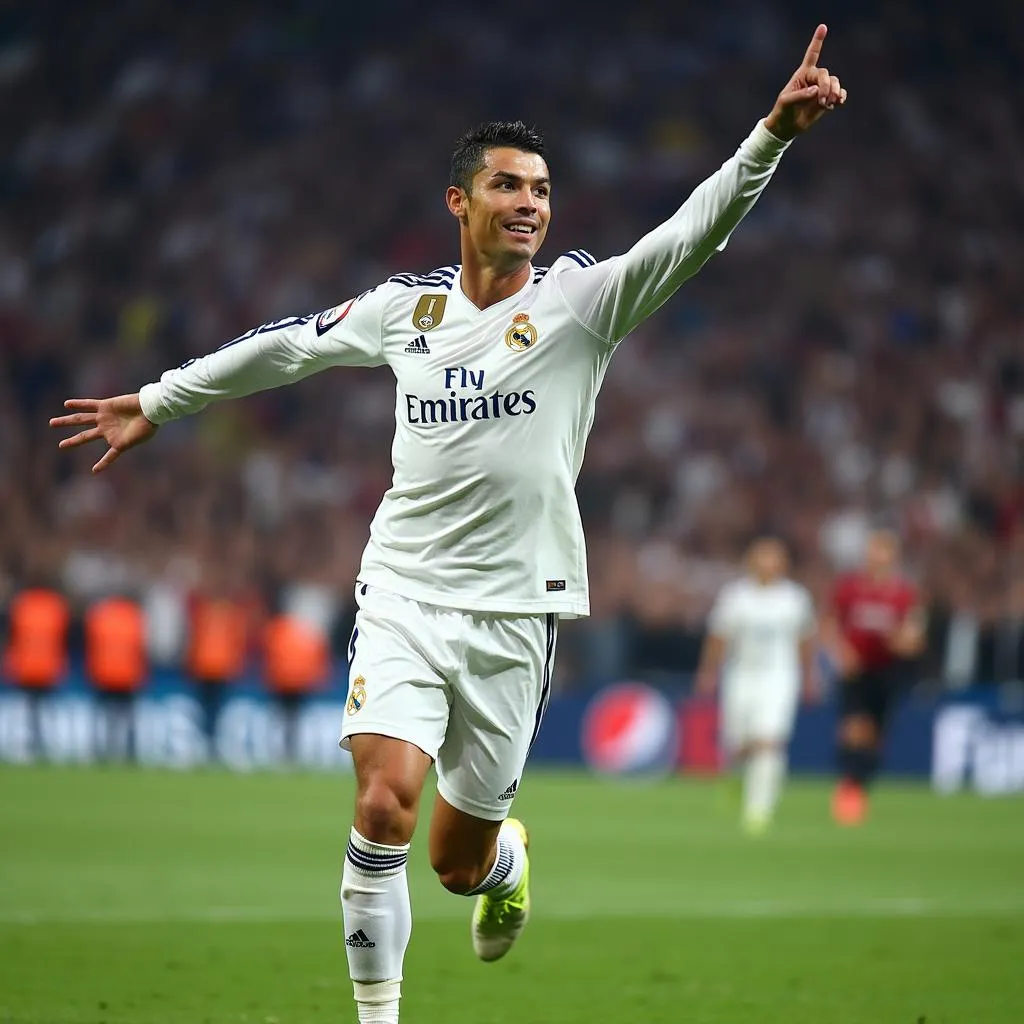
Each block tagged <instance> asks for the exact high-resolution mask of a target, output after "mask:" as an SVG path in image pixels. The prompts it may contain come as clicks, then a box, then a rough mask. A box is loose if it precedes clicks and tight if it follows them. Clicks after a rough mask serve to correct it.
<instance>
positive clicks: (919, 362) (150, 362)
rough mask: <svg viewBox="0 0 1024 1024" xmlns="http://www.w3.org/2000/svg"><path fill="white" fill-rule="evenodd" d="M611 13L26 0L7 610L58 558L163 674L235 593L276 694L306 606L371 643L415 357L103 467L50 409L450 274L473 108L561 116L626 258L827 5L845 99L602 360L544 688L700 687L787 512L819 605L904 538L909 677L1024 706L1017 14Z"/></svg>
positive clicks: (13, 134)
mask: <svg viewBox="0 0 1024 1024" xmlns="http://www.w3.org/2000/svg"><path fill="white" fill-rule="evenodd" d="M587 9H588V8H586V5H583V6H581V5H578V4H571V3H570V4H561V5H557V8H556V9H553V10H551V11H547V12H545V15H544V17H543V19H542V21H541V22H540V24H538V25H536V26H534V25H532V24H531V25H529V26H526V25H523V26H518V25H515V26H511V25H509V26H507V25H506V24H505V22H504V19H503V18H497V17H489V16H485V15H483V14H474V13H472V12H470V11H467V10H463V9H462V8H460V7H458V6H450V7H439V8H436V9H431V10H430V11H426V10H424V9H422V8H421V7H420V6H419V5H412V4H402V3H383V4H378V5H373V6H372V8H371V9H366V10H361V11H359V12H353V11H349V10H347V9H346V10H345V11H344V12H343V11H342V10H341V9H340V8H336V7H333V6H332V5H330V4H323V3H315V2H307V3H298V4H295V5H292V6H290V7H289V9H288V11H287V12H283V11H282V10H281V9H280V8H279V7H278V6H277V5H273V4H259V3H255V4H248V5H246V6H245V8H244V9H235V8H231V9H227V8H223V7H222V6H221V5H202V4H193V3H184V4H176V5H161V4H144V5H138V4H131V3H124V4H112V5H108V7H107V8H106V14H105V16H104V17H103V18H102V19H97V18H95V17H94V16H93V13H92V12H91V10H90V9H89V8H88V7H87V6H83V5H74V4H53V3H43V4H39V5H33V6H32V7H31V8H29V7H27V6H26V7H24V8H23V9H21V10H20V11H19V10H17V9H15V10H13V11H10V12H8V13H7V14H5V16H4V39H5V43H4V46H3V48H2V50H0V90H2V97H3V102H4V109H5V116H4V118H3V122H2V132H3V140H4V151H5V153H6V154H7V158H6V161H5V165H4V171H3V176H2V186H0V187H2V193H0V197H2V202H3V219H2V227H0V352H2V356H3V358H2V364H0V506H2V508H3V530H2V531H0V606H6V605H8V604H9V602H10V600H11V599H12V598H13V597H14V595H16V594H17V593H18V592H19V591H21V590H23V589H24V588H26V587H28V586H31V585H37V584H45V585H51V586H54V585H55V586H57V587H59V588H60V589H61V590H62V591H63V592H64V593H65V594H66V595H67V596H68V598H69V600H70V601H71V603H72V607H73V610H74V612H75V613H76V616H77V617H80V616H81V614H83V613H84V611H85V610H86V609H87V608H88V607H89V606H90V605H91V604H92V603H94V602H95V601H96V600H97V599H99V598H100V597H102V596H105V595H109V594H111V593H123V594H127V595H128V596H130V597H131V598H132V599H134V600H137V601H139V602H141V603H142V605H143V607H144V609H145V613H146V617H147V623H148V644H149V649H148V654H149V661H150V664H151V666H152V670H153V676H154V679H167V677H168V675H170V676H171V677H173V676H174V675H175V673H177V674H178V675H180V674H181V672H182V667H183V666H184V665H185V664H186V654H187V648H188V636H189V611H190V607H191V605H192V602H193V601H194V600H195V597H196V595H197V594H203V593H206V594H211V593H214V594H217V595H219V596H221V597H227V598H229V599H231V600H236V601H238V602H239V603H240V604H241V605H242V606H244V608H245V614H246V615H247V617H248V620H249V625H250V632H249V636H250V641H249V648H250V650H249V653H250V657H249V658H248V660H247V673H248V676H249V678H250V681H251V682H253V683H254V684H255V685H257V688H258V682H259V679H260V678H261V668H260V658H261V643H260V637H261V629H262V627H263V624H264V623H265V622H266V620H267V618H268V617H269V616H271V615H273V614H275V613H277V612H284V613H287V614H292V615H297V616H299V617H301V618H305V619H308V620H311V621H312V622H314V623H315V624H316V626H317V628H319V629H322V630H323V631H324V632H325V633H326V635H327V636H328V637H329V639H330V642H331V645H332V650H333V654H334V655H335V657H336V658H337V659H341V660H342V661H343V658H344V652H345V646H346V643H347V636H348V632H349V627H350V623H351V618H352V615H353V608H352V602H351V581H352V580H353V579H354V576H355V571H356V567H357V564H358V557H359V553H360V551H361V548H362V546H363V544H364V541H365V538H366V535H367V525H368V522H369V518H370V516H371V514H372V511H373V509H374V507H375V504H376V502H377V500H378V498H379V496H380V494H381V493H382V492H383V490H384V489H385V487H386V486H387V483H388V478H389V458H388V456H389V446H390V437H391V417H392V410H393V399H392V395H393V385H392V382H391V378H390V376H389V374H388V373H387V371H372V372H344V371H333V372H331V373H327V374H323V375H321V376H318V377H316V378H315V379H311V380H309V381H306V382H303V383H301V384H299V385H298V386H295V387H292V388H288V389H284V390H280V391H275V392H272V393H267V394H264V395H261V396H258V397H254V398H251V399H248V400H246V401H244V402H237V403H233V404H229V405H226V406H222V407H218V408H215V409H212V410H209V411H208V412H207V413H206V414H204V415H203V416H201V417H199V418H196V419H194V420H192V421H188V422H182V423H179V424H175V425H173V426H170V427H167V428H165V429H164V430H162V431H161V432H160V435H159V436H158V438H157V439H156V441H155V442H154V443H153V444H152V445H151V446H150V448H149V449H148V450H147V452H146V454H145V455H143V456H139V455H135V456H134V457H132V458H127V459H125V460H123V461H122V462H121V463H119V464H118V466H117V469H116V471H115V472H113V473H110V474H107V475H105V476H104V477H101V478H91V477H90V475H89V474H88V472H87V467H88V465H89V464H90V461H91V460H90V454H89V453H74V454H68V453H61V452H58V451H57V449H56V447H55V438H54V437H53V436H52V435H51V434H50V433H49V432H48V431H47V430H46V429H45V422H46V419H47V418H48V416H50V415H52V414H55V413H56V412H58V411H59V409H60V403H61V400H62V399H63V398H64V397H65V396H67V395H80V394H112V393H118V392H124V391H132V390H136V389H137V388H138V386H139V385H140V384H141V383H143V382H145V381H147V380H151V379H155V378H156V377H157V375H158V374H159V373H160V372H161V371H162V370H163V369H164V368H165V367H167V366H169V365H175V364H177V363H179V362H181V361H183V360H185V359H187V358H189V357H191V356H193V355H196V354H201V353H202V352H205V351H209V350H210V349H212V348H214V347H216V346H217V345H218V344H221V343H222V342H223V341H224V340H226V339H228V338H231V337H233V336H235V335H236V334H238V333H240V332H241V331H242V330H244V329H247V328H248V327H249V326H252V325H254V324H258V323H261V322H264V321H267V320H271V319H275V318H278V317H281V316H285V315H290V314H295V313H304V312H309V311H313V310H318V309H321V308H326V307H328V306H330V305H333V304H334V303H336V302H337V301H340V300H341V299H344V298H345V297H346V296H348V295H350V294H353V293H355V292H358V291H359V290H361V289H362V288H364V287H366V286H369V285H371V284H373V283H376V282H378V281H379V280H381V279H382V278H383V277H385V276H387V275H388V274H389V273H391V272H394V271H397V270H401V269H429V268H430V267H433V266H436V265H440V264H443V263H446V262H450V260H451V259H452V254H453V249H454V245H455V231H454V227H453V225H452V224H451V222H450V219H449V216H448V214H447V212H446V211H445V209H444V206H443V203H442V196H443V190H444V186H445V184H446V172H447V156H448V152H449V149H450V146H451V143H452V141H453V139H454V138H455V137H456V136H457V135H458V134H459V133H460V132H461V131H462V130H464V129H465V127H466V126H468V125H471V124H473V123H475V122H476V121H478V120H480V119H483V118H487V117H493V116H508V117H514V116H522V117H524V118H526V119H527V120H529V121H531V122H535V123H537V124H538V125H540V126H541V127H542V128H543V129H544V130H545V131H546V133H547V135H548V138H549V139H550V143H551V148H552V155H551V165H552V168H553V173H554V176H555V180H556V184H557V189H556V192H555V195H554V220H553V227H552V231H551V238H550V240H549V241H548V243H547V247H546V253H547V255H548V258H551V257H552V256H553V255H554V254H557V253H558V252H560V251H563V250H564V249H566V248H570V247H573V246H579V245H584V246H586V247H587V248H588V249H590V250H591V251H593V252H594V253H595V254H597V255H598V256H599V257H601V256H607V255H610V254H613V253H616V252H619V251H621V250H622V249H623V248H625V247H627V246H628V245H629V244H630V243H631V242H632V240H634V239H635V238H637V237H638V236H639V235H640V234H641V233H642V232H643V231H645V230H646V229H648V228H649V227H650V226H652V225H653V224H655V223H657V222H658V221H659V220H660V219H662V218H663V217H665V216H666V215H667V214H668V213H670V212H671V211H672V210H673V209H674V208H675V207H676V206H677V205H678V204H679V202H680V201H681V200H682V199H683V198H684V197H685V195H686V194H687V193H688V191H689V189H690V188H691V187H692V185H693V184H695V183H696V182H697V181H699V180H700V179H701V178H702V177H703V176H704V175H705V174H707V173H708V172H710V171H711V170H713V169H714V168H715V167H716V166H717V165H718V164H719V163H720V162H721V160H722V159H724V158H725V157H726V156H727V155H728V154H730V153H731V152H732V151H733V149H734V148H735V146H736V144H737V143H738V141H739V140H740V139H741V138H742V137H743V136H744V135H745V133H746V132H747V131H748V130H749V127H750V126H751V125H752V124H753V122H754V120H756V118H757V117H759V116H761V115H762V114H763V112H764V111H765V110H767V109H768V106H769V104H770V102H771V100H772V98H773V96H774V95H775V92H776V91H777V90H778V88H779V85H780V82H781V81H783V80H784V74H785V69H787V68H788V67H789V63H791V62H792V51H793V40H794V39H796V38H802V36H803V35H804V34H805V33H804V26H805V24H806V23H808V22H809V21H814V20H816V19H818V18H819V17H822V16H826V15H827V16H828V17H829V20H830V22H831V27H832V34H831V36H830V39H829V44H828V45H829V54H828V57H829V60H830V61H831V62H832V63H833V64H834V66H836V67H841V68H843V69H847V68H848V69H849V71H850V72H852V76H853V77H852V80H851V81H850V86H851V89H852V91H853V94H854V100H853V102H852V103H851V104H850V106H849V109H847V110H844V111H843V114H842V117H841V118H835V119H826V121H825V122H824V123H823V124H822V125H820V126H819V127H818V128H816V130H815V132H814V133H813V135H812V136H811V137H809V138H807V139H805V140H801V141H800V142H799V143H798V144H797V145H795V146H794V147H793V148H792V150H791V151H790V152H789V153H788V154H787V156H786V160H785V163H784V166H783V168H782V169H781V171H780V172H779V174H778V175H777V178H776V180H775V181H773V183H772V187H771V188H770V189H769V190H768V192H767V193H766V195H765V196H764V197H763V200H762V201H761V202H760V203H759V204H758V206H757V207H756V209H755V210H754V212H753V213H752V215H751V216H750V217H749V218H748V219H747V221H746V222H745V223H744V224H743V226H742V230H740V231H738V232H737V234H736V236H735V237H734V239H733V240H732V242H731V243H730V245H729V249H728V254H727V255H726V256H725V257H724V258H722V259H715V260H713V261H712V262H711V263H710V264H709V265H708V266H707V267H706V268H705V269H704V270H703V271H702V272H701V273H700V274H699V275H698V276H697V277H696V278H695V279H693V280H692V281H691V282H690V283H688V284H687V285H686V287H685V288H684V289H683V290H682V291H681V292H680V293H679V294H678V295H677V296H676V297H675V298H674V299H673V300H672V302H671V303H669V304H668V306H667V307H666V308H665V309H664V310H663V311H661V312H660V313H659V314H658V315H657V316H656V317H654V318H653V319H652V320H651V321H650V322H649V323H647V324H645V325H643V326H642V327H641V328H640V329H639V330H638V331H637V332H636V333H635V334H634V335H633V336H632V337H631V338H630V339H629V341H628V343H627V344H625V345H624V346H622V349H621V351H620V352H619V354H618V355H617V357H616V360H615V361H614V363H613V366H612V370H611V373H610V374H609V377H608V381H607V384H606V385H605V387H604V391H603V394H602V397H601V402H600V403H599V409H598V418H597V422H596V425H595V428H594V432H593V435H592V437H591V440H590V444H589V448H588V453H587V459H586V462H585V465H584V469H583V472H582V474H581V477H580V481H579V488H578V492H579V499H580V504H581V507H582V510H583V515H584V519H585V522H586V525H587V529H588V537H589V551H590V565H591V576H592V586H593V606H594V614H593V616H592V617H591V618H590V619H589V620H583V621H579V622H573V623H567V624H565V626H564V628H563V630H562V634H561V638H560V650H559V659H558V678H557V684H558V687H559V690H560V691H561V692H563V693H565V692H568V693H572V692H574V691H576V692H578V691H580V690H583V689H587V688H590V687H593V686H595V685H599V684H602V683H607V682H611V681H615V680H622V679H647V680H651V681H654V682H656V683H658V684H659V685H663V686H667V687H670V688H674V689H676V690H678V691H679V692H682V693H685V689H686V686H687V684H688V680H689V676H690V674H691V673H692V670H693V668H694V666H695V662H696V658H697V654H698V650H699V645H700V639H701V633H702V629H703V622H704V616H705V614H706V612H707V610H708V607H709V605H710V602H711V600H712V598H713V596H714V594H715V592H716V591H717V589H718V587H719V586H720V585H721V584H722V582H723V581H724V580H726V579H728V578H730V577H731V576H732V575H734V574H735V573H736V571H737V566H738V560H739V557H740V554H741V552H742V550H743V548H744V546H745V545H746V544H747V543H748V541H749V539H750V538H751V537H752V536H754V535H755V534H757V533H758V532H761V531H771V532H775V533H778V534H780V535H781V536H783V537H784V538H785V539H786V540H787V542H788V543H789V545H790V546H791V548H792V550H793V552H794V556H795V567H796V574H797V576H798V578H800V579H801V580H802V581H803V582H805V583H806V584H807V585H808V586H809V587H810V588H811V590H812V592H813V593H814V594H815V596H816V597H817V598H818V599H819V600H824V599H825V598H826V595H827V593H828V589H829V587H830V584H831V581H832V579H833V578H834V576H835V574H836V573H837V572H839V571H841V570H842V569H843V568H845V567H847V566H849V565H850V564H851V563H852V562H853V561H854V560H855V559H856V557H857V552H858V550H859V547H860V544H861V542H862V540H863V537H864V534H865V532H866V531H867V529H868V528H869V527H870V526H871V525H872V524H875V525H878V524H884V525H890V526H892V527H894V528H895V529H897V530H898V531H899V533H900V534H901V536H902V537H903V539H904V541H905V544H906V548H907V555H908V565H909V568H910V569H911V571H912V573H913V574H914V576H915V577H916V578H917V579H918V580H919V582H920V583H921V585H922V587H923V588H924V592H925V594H926V595H927V601H928V604H929V609H930V622H931V628H930V632H931V635H930V642H929V651H928V654H927V656H926V658H925V659H923V661H922V663H921V665H920V666H919V676H920V680H921V686H922V692H925V693H928V694H931V695H933V696H934V695H941V694H943V693H945V692H948V691H950V690H957V691H962V690H963V689H964V688H971V687H974V686H987V687H989V688H990V691H991V688H992V687H998V686H1003V687H1006V686H1009V687H1010V688H1011V689H1009V690H1004V691H1003V693H1004V695H1005V694H1009V696H1010V700H1009V703H1008V702H1007V701H1006V700H1002V701H1001V704H1002V705H1003V706H1004V707H1011V709H1012V704H1013V700H1012V698H1013V696H1014V694H1015V692H1016V691H1015V690H1013V685H1014V684H1017V685H1018V686H1019V684H1020V680H1021V679H1022V677H1024V530H1022V528H1021V525H1022V522H1024V474H1022V472H1021V470H1022V452H1024V346H1022V344H1021V334H1020V323H1021V315H1022V308H1021V306H1022V299H1021V292H1020V289H1019V287H1018V280H1017V279H1018V273H1017V268H1018V267H1019V266H1020V264H1021V258H1022V255H1024V254H1022V252H1021V250H1022V247H1024V242H1022V241H1021V238H1022V235H1021V231H1020V225H1021V222H1022V218H1024V197H1022V193H1021V186H1020V181H1021V177H1020V166H1021V160H1022V158H1024V151H1022V142H1021V134H1020V131H1019V128H1018V124H1019V121H1020V117H1019V115H1020V113H1021V111H1020V98H1019V95H1018V94H1017V93H1016V92H1015V91H1013V90H1007V89H1006V88H1004V87H1003V85H1002V83H1003V82H1004V81H1005V76H1006V75H1007V74H1009V69H1010V68H1012V67H1013V64H1014V61H1015V60H1016V59H1017V58H1019V56H1020V52H1019V50H1020V34H1019V33H1015V32H1014V31H1013V29H1014V28H1018V27H1020V25H1019V23H1020V15H1019V13H1016V12H1015V11H1014V10H1013V9H1012V8H1010V7H1009V6H1006V5H1003V6H999V5H996V6H995V7H992V9H991V10H989V9H988V6H987V5H985V4H982V5H980V6H979V7H977V8H974V7H972V10H971V12H968V13H965V12H964V11H963V10H962V8H961V7H960V5H956V4H952V3H938V4H933V5H930V7H929V10H930V16H929V19H928V21H927V23H926V24H925V23H919V21H918V20H917V18H916V14H915V13H914V7H913V5H899V4H897V5H883V4H867V5H858V7H857V10H856V11H855V12H853V11H851V12H844V11H843V10H841V9H839V10H836V11H835V12H834V13H833V12H832V11H827V12H819V13H813V12H814V11H816V10H817V8H814V7H813V5H807V4H790V5H786V10H785V13H783V11H782V10H781V9H778V8H775V7H773V6H771V5H765V4H759V3H752V2H751V3H730V4H726V5H724V6H718V5H716V6H715V8H714V10H701V11H691V10H687V11H685V12H683V11H679V12H676V13H674V14H672V13H666V12H664V11H662V10H660V9H656V8H654V7H649V6H647V5H643V4H640V5H631V6H630V10H629V12H628V13H627V12H620V13H619V14H618V15H617V16H616V19H614V20H613V21H609V22H607V23H605V22H601V21H598V22H593V21H590V20H587V19H586V17H585V12H586V10H587ZM993 12H995V14H996V15H997V17H993V16H992V15H993ZM581 18H582V19H583V20H582V21H581ZM542 255H543V254H542ZM79 639H80V633H79V631H75V630H73V631H72V648H73V651H72V653H73V655H74V654H78V653H79V643H78V640H79ZM73 661H74V659H73ZM335 685H337V683H336V684H335ZM987 696H988V698H989V699H993V696H995V697H996V698H998V694H995V695H994V694H993V692H990V693H989V694H988V695H987ZM822 767H824V766H822ZM919 767H921V766H919Z"/></svg>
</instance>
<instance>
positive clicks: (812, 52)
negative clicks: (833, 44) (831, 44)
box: [803, 25, 828, 68]
mask: <svg viewBox="0 0 1024 1024" xmlns="http://www.w3.org/2000/svg"><path fill="white" fill-rule="evenodd" d="M827 35H828V26H827V25H819V26H818V27H817V28H816V29H815V30H814V35H813V36H811V41H810V43H809V44H808V46H807V52H806V53H805V54H804V63H803V66H804V67H805V68H816V67H817V66H818V58H819V57H820V56H821V44H822V43H823V42H825V36H827Z"/></svg>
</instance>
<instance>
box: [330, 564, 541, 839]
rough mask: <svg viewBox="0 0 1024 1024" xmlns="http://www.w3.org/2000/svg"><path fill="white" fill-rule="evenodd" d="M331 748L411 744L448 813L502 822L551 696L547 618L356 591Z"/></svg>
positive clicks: (372, 590)
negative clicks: (341, 704) (365, 738)
mask: <svg viewBox="0 0 1024 1024" xmlns="http://www.w3.org/2000/svg"><path fill="white" fill-rule="evenodd" d="M356 604H357V605H358V611H357V612H356V621H355V628H354V629H353V630H352V639H351V641H350V642H349V649H348V655H349V682H348V699H347V700H346V702H345V712H344V722H343V724H342V730H341V745H342V747H343V748H345V749H346V750H347V749H349V742H348V741H349V738H350V737H351V736H354V735H356V734H357V733H377V734H379V735H382V736H392V737H394V738H396V739H400V740H406V741H407V742H409V743H414V744H415V745H416V746H417V747H419V748H420V749H421V750H423V751H424V752H425V753H426V754H428V755H429V756H430V757H432V758H433V759H434V763H435V767H436V770H437V789H438V792H439V793H440V794H441V796H442V797H443V798H444V799H445V800H447V801H448V803H450V804H451V805H452V806H453V807H455V808H457V809H458V810H460V811H464V812H465V813H466V814H471V815H474V816H475V817H478V818H486V819H488V820H491V821H502V820H503V819H504V818H505V817H507V815H508V812H509V809H510V808H511V806H512V801H513V799H514V798H515V795H516V793H517V791H518V789H519V785H520V782H521V780H522V774H523V766H524V765H525V764H526V757H527V754H528V753H529V752H530V747H531V746H532V745H533V741H534V740H535V739H536V738H537V734H538V732H539V731H540V724H541V719H542V718H543V717H544V712H545V710H546V708H547V704H548V700H549V698H550V696H551V671H552V666H553V663H554V658H555V637H556V632H557V619H556V616H555V615H553V614H547V615H544V614H542V615H496V614H493V613H490V612H472V611H462V610H459V609H456V608H442V607H439V606H437V605H430V604H423V603H422V602H420V601H413V600H411V599H409V598H405V597H399V596H398V595H397V594H391V593H387V592H385V591H382V590H379V589H378V588H376V587H371V586H367V585H366V584H363V583H360V584H358V585H357V587H356Z"/></svg>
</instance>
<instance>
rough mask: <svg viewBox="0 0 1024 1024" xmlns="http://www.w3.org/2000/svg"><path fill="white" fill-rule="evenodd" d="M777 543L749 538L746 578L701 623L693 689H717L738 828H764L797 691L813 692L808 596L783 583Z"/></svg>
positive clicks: (782, 770) (784, 569) (785, 563)
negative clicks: (735, 788) (739, 812)
mask: <svg viewBox="0 0 1024 1024" xmlns="http://www.w3.org/2000/svg"><path fill="white" fill-rule="evenodd" d="M788 571H789V559H788V557H787V554H786V549H785V547H784V546H783V545H782V543H781V541H779V540H776V539H775V538H773V537H762V538H760V539H758V540H756V541H755V542H754V543H753V545H752V546H751V548H750V551H749V552H748V554H747V574H746V575H745V576H744V577H743V578H742V579H739V580H735V581H733V582H732V583H729V584H727V585H726V586H725V587H723V588H722V591H721V593H720V594H719V595H718V599H717V600H716V602H715V605H714V607H713V608H712V610H711V615H710V617H709V620H708V630H707V636H706V638H705V641H704V648H703V651H702V653H701V661H700V667H699V669H698V675H697V690H698V692H699V693H701V694H704V695H710V694H713V693H714V692H715V690H716V689H717V688H718V687H719V686H720V687H721V716H722V719H721V720H722V742H723V746H724V747H725V751H726V754H727V756H728V758H729V764H730V767H731V768H732V769H733V770H734V771H737V772H739V773H740V776H741V780H742V790H743V824H744V826H745V827H746V828H747V830H748V831H750V832H754V833H758V832H762V831H764V829H765V828H767V827H768V825H769V824H770V823H771V819H772V815H773V813H774V811H775V807H776V805H777V803H778V800H779V795H780V793H781V790H782V783H783V779H784V778H785V774H786V747H787V745H788V743H789V737H790V734H791V733H792V731H793V721H794V719H795V717H796V709H797V705H798V703H799V701H800V696H801V691H802V692H803V694H804V695H805V696H806V697H808V698H813V697H814V696H816V694H817V689H818V687H817V681H816V676H815V670H814V659H815V629H816V626H815V615H814V605H813V602H812V600H811V595H810V594H809V593H808V592H807V590H806V589H805V588H804V587H802V586H801V585H800V584H799V583H795V582H794V581H793V580H791V579H789V578H788V577H787V573H788Z"/></svg>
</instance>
